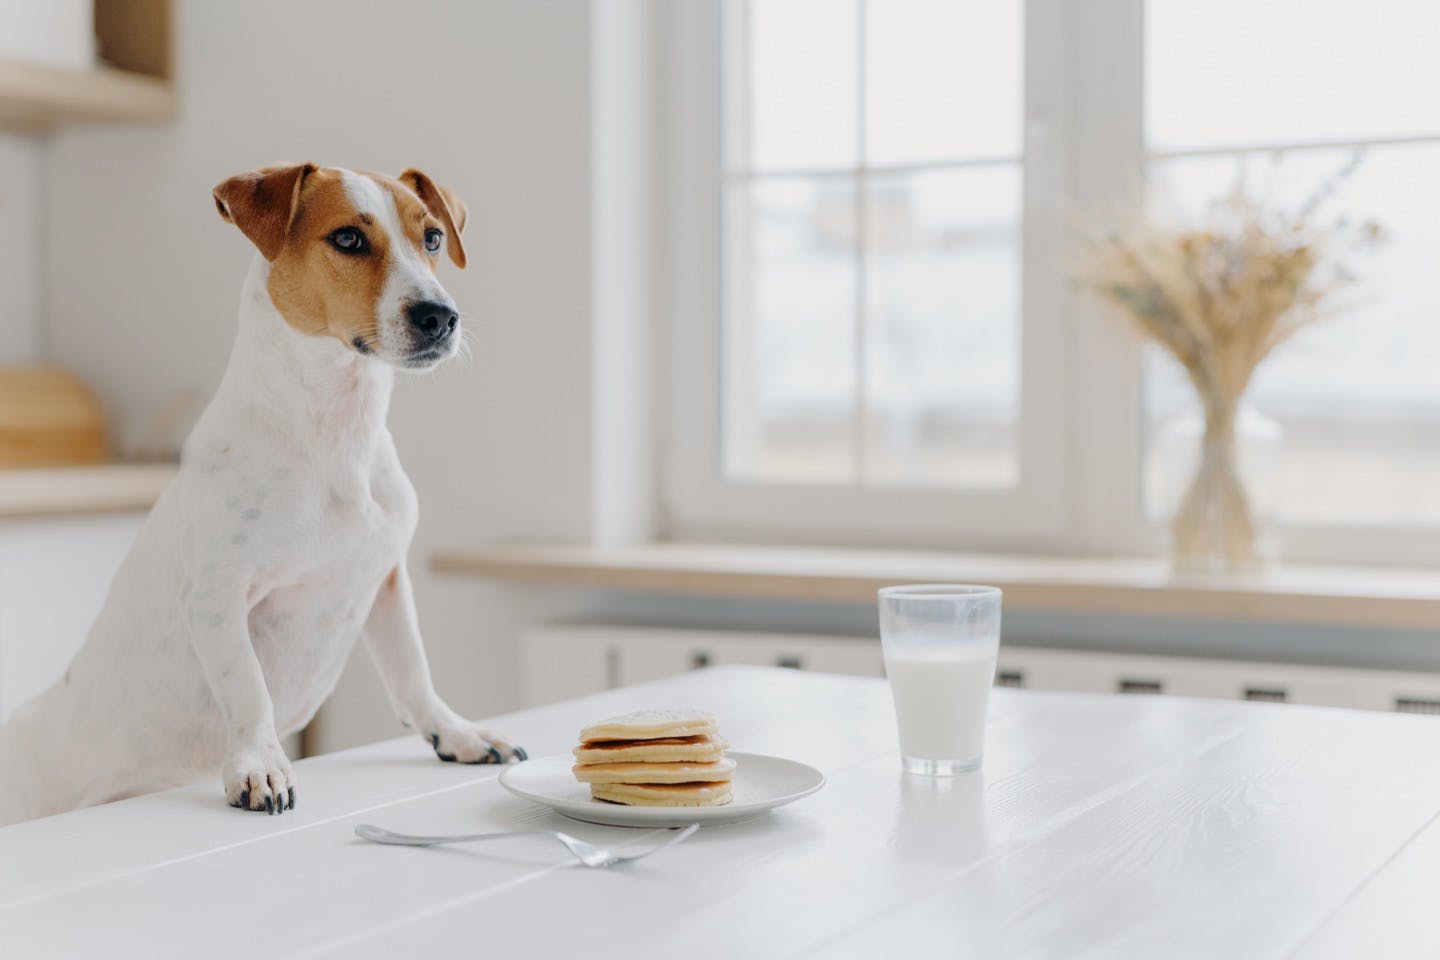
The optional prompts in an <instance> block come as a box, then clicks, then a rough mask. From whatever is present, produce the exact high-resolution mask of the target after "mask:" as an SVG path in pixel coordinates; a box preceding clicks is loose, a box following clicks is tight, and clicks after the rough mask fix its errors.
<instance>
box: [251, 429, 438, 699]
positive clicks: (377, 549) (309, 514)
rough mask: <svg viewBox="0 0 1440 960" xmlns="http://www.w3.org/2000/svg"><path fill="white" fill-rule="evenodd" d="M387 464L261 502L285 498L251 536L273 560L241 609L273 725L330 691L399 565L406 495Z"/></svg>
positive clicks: (410, 512) (407, 526)
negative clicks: (270, 527)
mask: <svg viewBox="0 0 1440 960" xmlns="http://www.w3.org/2000/svg"><path fill="white" fill-rule="evenodd" d="M382 456H383V454H382ZM390 457H393V454H391V455H390ZM390 457H387V458H386V459H384V460H382V461H381V462H380V463H378V464H377V465H376V467H375V468H374V470H373V471H370V472H369V475H368V476H365V475H353V476H352V475H341V476H339V477H330V478H321V477H310V478H309V479H303V478H302V479H301V482H300V483H298V484H282V485H280V487H279V488H278V489H276V490H274V491H272V492H271V493H270V495H269V497H268V498H267V499H274V498H277V497H279V498H282V499H285V498H291V497H293V498H294V500H293V501H292V502H290V503H289V509H288V510H284V511H279V512H277V514H276V516H277V519H282V522H283V528H282V529H279V530H274V531H267V532H266V533H262V534H261V535H260V539H261V543H262V544H263V543H265V542H267V541H268V542H269V543H270V544H271V545H272V549H273V551H274V552H273V553H272V554H271V556H272V557H273V562H272V563H271V564H269V565H267V566H265V567H264V568H263V569H262V572H261V575H260V577H258V578H257V580H256V583H255V584H254V586H253V588H252V598H251V600H252V606H251V607H250V612H249V626H250V635H251V639H252V642H253V644H254V647H255V653H256V656H257V657H258V658H259V660H260V665H261V669H262V670H263V671H264V673H265V678H266V682H267V683H268V685H269V688H270V694H271V698H272V699H273V701H274V703H275V713H276V718H277V721H278V722H279V724H280V725H281V726H282V727H298V726H300V725H303V723H304V722H305V721H306V720H307V719H308V718H309V716H310V715H311V714H312V713H313V712H314V711H315V709H317V708H318V707H319V705H320V703H321V701H323V700H324V698H325V696H326V695H327V694H328V693H329V691H330V690H331V689H332V688H333V687H334V684H335V681H336V679H337V678H338V677H339V674H340V671H341V670H342V669H343V668H344V665H345V662H346V660H347V659H348V657H349V655H350V651H351V650H352V649H353V647H354V644H355V641H356V640H357V639H358V638H359V636H360V634H361V631H362V630H363V628H364V625H365V619H366V617H367V615H368V614H369V611H370V609H371V607H372V605H373V603H374V600H375V594H376V592H377V591H378V590H379V588H380V585H381V584H382V582H383V581H384V580H385V578H386V577H387V576H389V575H390V573H391V572H392V571H393V570H394V569H395V567H396V566H397V565H398V564H400V563H401V562H402V561H403V560H404V555H405V551H406V549H407V547H408V546H409V543H410V537H411V535H412V534H413V532H414V528H415V520H416V508H415V496H414V492H413V489H412V488H411V486H410V484H409V481H408V480H407V479H406V478H405V476H404V474H403V473H402V472H401V470H400V467H399V464H398V462H393V461H392V460H391V459H390ZM259 493H260V491H259V490H257V496H258V495H259ZM262 549H263V547H262Z"/></svg>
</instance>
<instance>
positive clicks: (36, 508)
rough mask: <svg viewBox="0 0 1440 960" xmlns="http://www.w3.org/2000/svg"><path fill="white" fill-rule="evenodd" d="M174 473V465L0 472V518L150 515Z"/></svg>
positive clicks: (106, 466) (132, 465)
mask: <svg viewBox="0 0 1440 960" xmlns="http://www.w3.org/2000/svg"><path fill="white" fill-rule="evenodd" d="M175 470H176V467H175V465H174V464H169V463H112V464H105V465H103V466H96V467H40V468H34V469H17V470H0V518H15V517H49V516H66V515H74V514H86V513H91V514H93V513H129V512H139V511H142V510H149V509H150V508H151V507H152V506H154V504H155V501H156V500H157V499H159V497H160V494H161V493H162V492H164V490H165V488H166V487H167V486H169V485H170V481H171V480H172V479H174V477H175Z"/></svg>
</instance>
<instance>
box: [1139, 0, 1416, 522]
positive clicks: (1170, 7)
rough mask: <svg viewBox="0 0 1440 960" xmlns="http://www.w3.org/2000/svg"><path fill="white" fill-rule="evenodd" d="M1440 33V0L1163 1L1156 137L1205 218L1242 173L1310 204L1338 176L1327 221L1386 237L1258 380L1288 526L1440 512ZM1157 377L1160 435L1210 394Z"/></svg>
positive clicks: (1167, 164) (1167, 171)
mask: <svg viewBox="0 0 1440 960" xmlns="http://www.w3.org/2000/svg"><path fill="white" fill-rule="evenodd" d="M1437 38H1440V5H1437V4H1434V3H1430V2H1425V0H1385V2H1379V3H1366V4H1357V3H1353V2H1348V0H1323V2H1319V0H1268V2H1263V3H1257V2H1253V0H1210V2H1207V3H1203V4H1196V3H1192V2H1189V0H1150V2H1149V3H1148V4H1147V6H1146V33H1145V44H1146V111H1145V126H1146V137H1147V141H1148V143H1147V146H1148V148H1149V151H1150V154H1151V160H1150V171H1151V175H1152V179H1153V180H1155V181H1156V182H1157V183H1158V184H1159V187H1160V189H1161V191H1162V192H1163V193H1165V194H1166V195H1168V197H1170V198H1172V199H1173V200H1174V201H1175V202H1176V203H1177V204H1178V205H1179V206H1180V207H1182V208H1184V209H1188V210H1191V211H1194V210H1196V209H1197V208H1199V207H1200V206H1202V205H1203V204H1204V203H1205V202H1206V201H1207V200H1208V199H1210V198H1212V197H1215V196H1218V195H1221V194H1223V193H1224V192H1225V191H1226V190H1228V189H1229V188H1230V187H1231V185H1232V184H1233V182H1234V181H1235V179H1236V177H1237V176H1238V175H1243V176H1244V178H1245V182H1246V185H1247V187H1248V189H1249V190H1250V191H1251V192H1253V193H1256V194H1259V195H1261V196H1264V197H1267V198H1268V199H1269V200H1270V201H1271V202H1273V203H1278V204H1285V205H1288V206H1290V207H1291V208H1292V209H1293V208H1294V207H1296V206H1297V205H1299V204H1302V203H1305V202H1307V200H1308V199H1309V198H1311V197H1313V196H1315V195H1316V194H1317V193H1318V192H1320V191H1322V190H1323V189H1325V187H1326V185H1327V183H1332V184H1334V187H1335V189H1334V192H1333V195H1331V196H1330V197H1329V198H1328V199H1326V200H1325V201H1324V202H1323V203H1322V205H1321V207H1320V214H1321V216H1322V218H1336V217H1349V218H1350V219H1352V220H1364V219H1374V220H1375V221H1377V222H1378V223H1380V224H1381V225H1382V227H1383V228H1384V229H1385V231H1386V234H1387V240H1386V242H1385V243H1384V244H1382V245H1380V246H1379V247H1378V248H1377V249H1376V250H1375V251H1374V252H1373V253H1370V254H1367V255H1363V256H1358V257H1356V258H1354V259H1353V261H1352V263H1353V266H1354V268H1355V270H1356V272H1357V274H1358V275H1359V278H1360V280H1361V282H1360V284H1358V285H1357V287H1356V288H1355V289H1354V290H1353V292H1352V293H1351V294H1350V295H1349V296H1348V297H1347V300H1348V302H1347V304H1346V307H1345V310H1344V312H1342V313H1340V314H1338V315H1337V316H1335V317H1334V318H1332V319H1330V320H1328V321H1326V322H1323V323H1321V324H1320V325H1317V326H1315V327H1313V328H1311V329H1310V330H1309V331H1308V332H1307V333H1306V334H1305V335H1303V336H1302V337H1300V338H1299V339H1297V340H1296V341H1294V342H1292V343H1290V344H1288V345H1287V346H1286V347H1285V348H1284V349H1283V350H1281V351H1279V352H1277V354H1276V355H1275V356H1274V357H1273V358H1271V360H1270V361H1269V362H1267V363H1266V364H1265V365H1264V366H1262V367H1261V369H1260V371H1259V374H1258V376H1257V378H1256V381H1255V383H1254V384H1253V385H1252V389H1251V392H1250V396H1249V400H1250V403H1251V405H1252V407H1253V408H1254V410H1255V411H1256V419H1257V420H1258V419H1259V418H1261V417H1263V418H1265V419H1266V420H1267V421H1269V422H1268V423H1265V424H1263V426H1266V427H1269V429H1270V430H1271V432H1272V433H1273V434H1276V435H1278V450H1276V451H1275V452H1274V455H1273V463H1272V464H1271V465H1270V474H1271V476H1269V478H1268V480H1269V484H1268V485H1269V486H1270V489H1271V491H1272V494H1273V501H1274V503H1273V506H1274V510H1275V512H1276V513H1278V515H1279V517H1280V519H1282V520H1288V521H1295V522H1302V523H1312V524H1314V523H1332V524H1333V523H1383V524H1421V523H1424V524H1440V483H1437V482H1436V478H1437V477H1440V376H1436V374H1435V370H1434V365H1435V360H1434V358H1435V357H1440V269H1437V263H1440V217H1437V211H1440V178H1437V177H1436V175H1435V171H1436V170H1437V169H1440V97H1437V96H1436V95H1435V91H1436V90H1440V61H1437V60H1436V59H1435V56H1434V42H1435V40H1436V39H1437ZM1351 167H1353V170H1351V169H1350V168H1351ZM1146 386H1147V388H1148V399H1149V400H1150V403H1149V405H1148V410H1147V414H1148V419H1149V421H1150V425H1151V429H1152V431H1154V430H1158V429H1160V427H1159V425H1160V424H1161V423H1163V422H1165V421H1167V420H1171V419H1172V418H1174V417H1177V416H1184V415H1185V414H1184V411H1186V410H1188V409H1190V408H1191V407H1192V406H1193V404H1192V402H1191V399H1192V395H1191V394H1190V393H1189V391H1188V390H1187V389H1186V388H1185V387H1184V384H1183V383H1182V382H1181V381H1180V378H1179V377H1178V375H1177V374H1176V373H1175V371H1173V370H1172V369H1170V366H1169V365H1168V364H1166V363H1164V362H1161V361H1158V360H1157V361H1155V362H1153V363H1152V364H1151V365H1150V369H1149V370H1148V374H1147V383H1146ZM1269 442H1270V443H1274V442H1276V441H1274V440H1271V441H1269ZM1156 482H1157V481H1155V480H1153V479H1152V485H1151V490H1153V488H1154V485H1155V483H1156ZM1156 499H1161V498H1156Z"/></svg>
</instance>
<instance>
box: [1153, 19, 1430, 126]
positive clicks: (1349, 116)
mask: <svg viewBox="0 0 1440 960" xmlns="http://www.w3.org/2000/svg"><path fill="white" fill-rule="evenodd" d="M1145 19H1146V31H1145V33H1146V58H1145V70H1146V74H1145V85H1146V86H1145V103H1146V110H1145V114H1146V127H1147V137H1148V140H1149V144H1150V147H1151V149H1154V150H1162V151H1168V150H1180V149H1189V148H1197V147H1206V146H1240V145H1244V144H1257V143H1279V142H1296V141H1313V140H1336V139H1338V140H1358V139H1366V138H1374V137H1396V136H1408V135H1416V134H1419V135H1425V134H1440V96H1437V94H1436V91H1437V90H1440V57H1437V56H1436V55H1435V49H1436V44H1437V42H1440V3H1436V2H1434V0H1370V2H1365V3H1359V2H1356V0H1203V2H1201V0H1149V2H1148V3H1147V4H1146V7H1145Z"/></svg>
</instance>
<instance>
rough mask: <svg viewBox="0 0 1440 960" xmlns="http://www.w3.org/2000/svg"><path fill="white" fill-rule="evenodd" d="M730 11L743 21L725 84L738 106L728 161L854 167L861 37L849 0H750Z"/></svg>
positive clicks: (770, 166)
mask: <svg viewBox="0 0 1440 960" xmlns="http://www.w3.org/2000/svg"><path fill="white" fill-rule="evenodd" d="M733 9H734V10H736V11H737V12H738V14H739V15H740V16H741V17H743V18H744V22H743V24H742V26H741V27H740V29H739V31H738V32H739V35H740V37H739V42H737V43H732V44H731V47H730V56H731V57H732V60H731V63H730V70H731V82H730V84H728V89H730V90H731V96H733V97H737V98H738V104H739V110H738V112H737V113H734V114H732V121H731V126H732V129H731V131H730V136H729V138H728V151H729V153H728V156H729V161H728V165H729V166H730V167H731V168H732V169H736V168H739V169H756V168H758V169H762V170H786V169H796V168H801V169H805V168H809V169H814V168H829V167H842V166H851V165H854V163H855V162H856V159H857V158H856V136H857V134H856V120H857V118H856V84H857V83H858V81H857V79H856V73H855V63H856V58H857V47H858V44H859V41H858V40H857V37H856V23H855V20H856V17H855V14H856V9H857V8H856V4H855V3H854V2H853V0H748V2H739V3H734V4H733ZM732 35H733V34H732ZM736 128H738V129H736Z"/></svg>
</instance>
